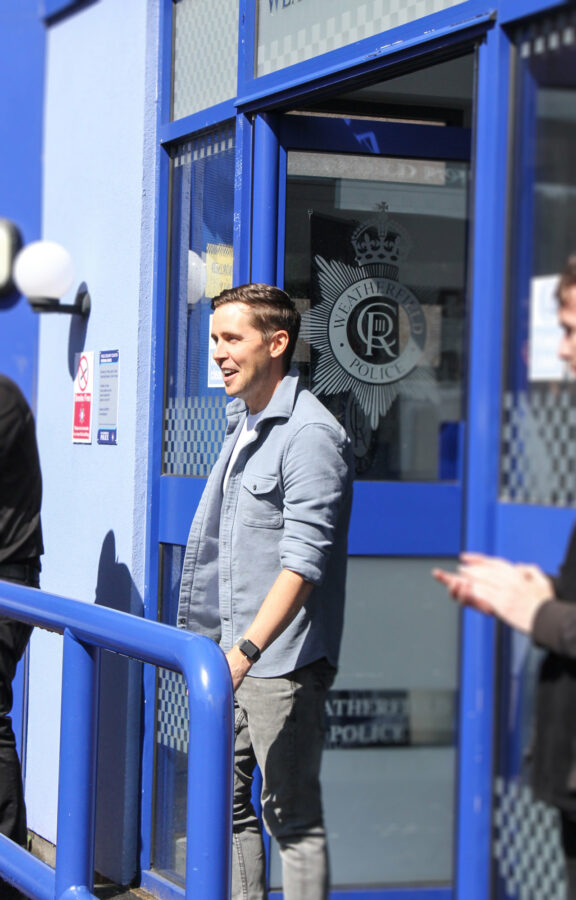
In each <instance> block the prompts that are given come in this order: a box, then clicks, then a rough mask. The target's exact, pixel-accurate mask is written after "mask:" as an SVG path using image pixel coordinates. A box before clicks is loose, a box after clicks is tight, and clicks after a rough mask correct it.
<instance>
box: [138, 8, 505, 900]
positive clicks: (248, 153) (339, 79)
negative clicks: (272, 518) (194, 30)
mask: <svg viewBox="0 0 576 900" xmlns="http://www.w3.org/2000/svg"><path fill="white" fill-rule="evenodd" d="M254 5H255V4H254V3H253V2H251V0H241V3H240V7H241V8H240V20H241V25H240V29H239V46H240V54H239V83H238V97H237V98H235V99H234V98H231V99H230V100H229V101H226V102H224V103H221V104H218V105H217V106H215V107H213V108H211V109H208V110H204V111H202V112H201V113H196V114H193V115H191V116H188V117H187V118H185V119H182V120H179V121H177V122H170V118H169V65H168V62H167V61H168V60H169V58H170V42H171V15H172V4H171V2H169V0H165V2H164V4H163V8H162V15H163V35H164V44H163V57H164V59H165V60H166V63H165V65H164V67H163V69H162V72H161V73H160V82H161V91H160V96H161V99H162V98H163V102H162V103H161V105H160V110H159V121H158V134H159V137H160V141H161V144H162V145H164V147H165V148H166V149H167V148H168V146H169V144H170V143H172V142H177V141H179V140H180V139H182V138H183V137H185V136H188V135H190V134H193V133H195V132H197V131H200V130H203V129H206V128H210V127H212V126H215V125H217V124H218V123H220V122H222V121H225V120H226V119H233V118H235V119H236V134H237V141H236V144H237V153H238V160H239V165H238V167H237V168H238V172H240V173H242V174H241V177H239V178H238V180H237V185H236V221H237V226H236V233H235V244H234V272H235V275H234V277H235V281H236V282H242V281H246V280H248V279H250V278H251V279H253V280H256V279H258V280H268V281H276V279H277V275H278V274H280V275H281V270H279V269H278V264H279V257H278V255H277V253H276V252H275V248H276V246H277V245H276V232H277V225H278V193H277V191H276V187H277V185H278V183H279V179H281V178H282V169H281V164H280V168H279V169H278V173H279V174H278V175H276V170H275V168H274V160H275V159H277V158H278V152H279V151H278V145H279V136H278V134H276V133H275V130H274V112H273V111H274V110H275V108H276V106H277V104H279V103H281V104H282V105H286V104H287V103H289V102H290V99H291V98H295V97H298V96H302V95H304V94H305V93H309V94H312V93H313V91H314V89H315V87H317V86H322V88H323V89H324V90H326V89H327V88H328V87H330V85H332V86H334V87H335V86H336V85H343V84H344V83H345V82H346V80H347V79H349V78H357V77H359V76H362V74H363V73H365V72H367V71H370V72H374V71H375V70H376V69H378V70H379V71H380V74H381V77H382V78H384V77H386V71H387V67H388V66H389V65H393V66H395V65H396V64H397V63H399V62H403V61H406V60H408V59H411V60H414V59H415V58H416V57H420V58H421V63H420V64H421V65H424V64H425V59H426V58H427V57H428V56H430V54H434V52H435V51H437V50H438V49H439V48H440V47H442V48H443V50H446V48H447V47H453V48H457V47H458V48H460V49H461V50H462V51H463V50H466V49H470V48H471V47H472V46H473V44H474V43H475V42H477V43H478V49H477V58H478V77H477V96H476V117H475V131H474V135H473V140H472V160H473V171H474V176H473V197H472V198H471V203H472V206H473V210H474V227H473V233H472V235H471V241H470V265H469V270H470V272H471V275H470V279H469V295H470V343H469V347H470V359H469V369H468V423H467V434H466V439H465V452H464V473H465V478H464V481H463V494H461V492H460V488H454V486H452V485H444V486H442V485H430V486H425V487H422V486H419V487H418V486H412V485H403V486H399V488H400V487H403V488H404V489H405V492H406V493H405V494H404V495H403V497H402V503H400V495H399V497H398V500H396V499H394V501H393V502H395V503H398V506H399V508H402V507H403V506H404V504H405V503H406V505H409V506H411V505H412V503H413V500H414V498H415V497H416V495H418V496H419V497H420V501H419V502H420V503H421V504H423V506H422V509H423V511H425V512H426V514H425V515H419V516H418V517H417V518H412V519H411V520H410V518H409V517H406V521H405V522H404V524H403V526H402V528H399V527H398V523H396V527H395V529H394V534H388V535H387V539H389V540H390V545H389V546H390V548H391V549H390V552H401V547H402V545H403V542H404V541H405V539H406V537H407V535H408V531H409V529H410V528H412V529H413V528H414V523H415V521H416V523H417V524H418V525H422V528H423V529H424V530H428V531H430V529H427V526H426V518H427V516H428V515H429V511H430V509H431V508H435V509H436V510H437V511H438V512H439V513H440V514H443V515H444V516H445V519H446V520H447V521H450V522H451V523H453V524H452V527H451V528H450V529H448V530H447V531H446V530H445V529H444V528H443V527H437V529H436V535H435V536H434V537H435V539H436V541H437V545H436V546H435V549H434V551H433V552H435V553H440V554H442V553H445V554H446V555H454V554H455V553H457V552H458V551H459V550H460V549H464V548H466V549H480V550H486V551H490V550H491V549H493V546H494V534H495V510H496V497H497V458H498V436H499V397H500V365H501V360H500V353H501V349H500V348H501V335H502V322H501V311H502V290H503V285H502V280H503V279H502V273H503V270H504V222H505V201H506V174H505V173H506V165H505V161H506V136H507V104H508V97H507V82H508V68H507V67H508V62H507V60H508V42H507V39H506V36H505V35H504V34H503V32H502V31H501V30H500V29H498V28H493V27H492V26H493V25H494V19H495V16H494V14H493V12H492V11H488V12H487V11H486V10H485V8H482V7H481V6H480V4H477V3H465V4H463V5H462V7H461V10H462V12H463V14H462V15H461V16H459V17H458V23H457V24H456V25H455V24H454V21H455V19H454V16H453V15H452V12H451V11H450V10H447V11H444V13H442V14H437V15H436V16H434V17H431V19H433V21H434V25H435V28H434V29H432V30H431V31H429V32H428V33H427V34H426V33H425V30H424V29H423V26H422V23H421V22H420V23H411V24H410V25H407V26H402V27H400V28H398V29H395V30H394V32H393V33H391V34H390V35H387V42H386V45H385V46H383V45H382V43H381V42H380V46H379V50H378V53H374V52H373V51H374V46H375V43H376V42H375V41H374V40H370V39H367V40H365V41H362V42H360V44H359V45H354V46H353V47H346V48H342V49H341V50H339V51H334V52H333V53H331V54H328V55H326V56H325V57H323V58H322V66H321V67H317V63H316V61H314V60H311V61H308V62H306V63H302V64H299V65H297V66H293V67H292V68H291V69H290V70H288V71H287V72H278V73H274V74H272V75H270V76H265V77H264V78H261V79H254V78H253V77H252V74H251V73H252V59H253V52H254V38H253V34H254ZM513 5H514V6H515V4H508V6H510V7H511V6H513ZM464 13H465V14H464ZM508 15H510V16H511V15H512V13H511V10H508ZM396 37H397V38H398V40H397V41H395V38H396ZM388 39H389V40H388ZM434 61H435V59H434V56H433V55H432V56H430V58H429V62H430V63H432V62H434ZM268 111H269V112H268ZM254 113H256V114H255V115H254ZM252 153H254V158H255V159H256V161H257V162H256V165H255V166H254V169H253V170H252V169H250V167H249V166H248V164H247V160H249V159H251V158H252ZM265 161H267V162H265ZM260 162H262V163H264V162H265V164H262V165H261V164H260ZM271 164H272V170H270V165H271ZM160 166H161V169H162V174H161V179H160V192H159V198H158V207H159V210H160V212H161V220H160V225H159V230H158V250H157V260H158V263H159V265H158V290H157V303H156V309H157V334H158V338H159V340H158V348H159V349H158V355H157V360H156V362H157V368H158V371H161V369H162V366H163V357H162V343H163V341H162V330H163V322H164V307H163V301H162V299H161V298H162V296H163V290H164V284H165V277H166V274H165V273H166V268H165V267H166V242H167V225H166V222H167V215H166V212H165V211H166V209H167V203H168V199H167V198H168V180H169V166H168V155H167V153H165V152H164V151H161V161H160ZM270 171H272V175H273V179H272V181H270V180H269V176H270ZM267 173H268V174H267ZM267 179H268V180H267ZM258 185H260V187H258ZM270 188H272V189H270ZM280 218H281V217H280ZM255 235H256V236H257V237H258V240H257V241H256V242H255V243H254V244H253V245H252V248H251V257H250V243H251V237H252V238H253V237H254V236H255ZM476 261H477V263H476ZM475 263H476V264H475ZM160 398H161V390H160V391H159V392H158V393H157V395H156V400H157V403H156V408H157V413H158V415H157V422H158V423H160V422H161V421H162V415H161V399H160ZM160 432H161V428H159V427H158V428H157V434H158V435H159V434H160ZM153 453H154V455H155V459H156V471H160V458H161V452H160V440H157V441H156V442H155V449H154V450H153ZM203 486H204V482H203V480H201V479H193V478H175V477H170V476H161V477H160V478H159V479H157V481H156V482H155V484H154V485H153V486H152V495H153V498H154V502H153V516H152V519H151V529H150V534H151V541H152V543H151V552H150V555H149V556H150V569H149V575H150V578H149V583H151V584H156V583H157V562H156V560H157V546H158V542H166V543H177V544H180V543H184V541H185V539H186V534H187V530H188V527H189V522H190V518H191V515H192V513H193V510H194V509H195V507H196V505H197V502H198V499H199V497H200V495H201V492H202V489H203ZM358 487H359V489H358V491H357V506H356V511H355V516H356V517H357V522H358V521H359V520H360V519H361V518H364V516H367V517H370V516H371V515H372V509H373V507H372V504H371V503H370V496H369V494H370V489H369V487H368V486H365V485H359V486H358ZM428 488H430V491H428ZM437 489H438V490H439V492H442V491H443V492H444V494H443V497H442V498H441V502H439V501H440V497H439V493H438V494H437V495H436V496H434V494H435V491H436V490H437ZM391 490H392V491H394V490H395V487H394V486H392V488H391ZM410 491H414V495H413V496H409V494H410ZM427 493H428V494H429V496H428V497H426V494H427ZM154 510H156V511H157V512H158V513H159V514H158V515H157V514H156V512H154ZM367 521H369V518H368V520H367ZM357 522H356V524H354V525H353V528H352V542H351V550H352V552H354V551H355V537H354V534H356V533H359V532H357V531H356V527H357ZM456 522H457V523H458V524H457V525H455V524H454V523H456ZM368 530H369V529H367V531H368ZM429 537H430V539H432V536H431V535H430V534H429ZM367 540H369V538H367ZM394 542H396V543H394ZM366 546H368V547H369V552H372V553H377V552H378V548H377V546H376V545H373V546H372V547H371V546H370V544H368V545H366V544H365V545H363V549H364V551H365V549H366ZM442 548H443V549H442ZM493 643H494V635H493V628H492V624H491V623H490V622H489V621H487V620H486V619H484V618H482V617H480V616H478V615H476V614H474V613H466V614H464V616H463V622H462V642H461V681H460V687H461V695H460V722H461V735H460V767H459V775H458V780H459V789H458V798H459V799H458V834H457V841H456V865H455V875H454V889H453V890H446V889H432V888H431V889H428V890H421V891H419V892H418V896H420V897H423V898H424V897H425V898H427V900H432V898H434V900H440V898H442V900H447V898H448V897H454V898H456V897H458V898H461V900H464V898H466V900H487V898H488V897H489V895H490V832H491V803H490V794H491V779H492V724H491V722H492V702H493ZM146 753H147V751H146V750H145V758H146ZM146 771H147V773H148V775H147V777H145V782H148V783H149V784H150V783H151V779H152V759H151V756H150V754H148V761H147V762H145V774H146ZM146 805H147V804H146ZM149 822H150V819H149V817H148V816H147V815H146V812H145V819H144V824H145V826H146V824H147V823H149ZM149 860H150V846H149V833H148V834H147V833H146V827H145V830H144V845H143V852H142V864H143V868H147V867H148V865H149ZM148 874H149V873H148ZM153 883H154V879H153V877H152V880H150V878H148V884H149V886H152V884H153ZM411 894H412V892H411V891H408V892H407V891H405V890H390V891H382V890H376V891H375V890H366V891H364V890H362V891H358V890H357V891H352V892H351V891H345V892H342V893H340V892H339V894H338V895H339V896H342V897H345V898H352V897H354V898H360V897H361V896H380V897H387V898H389V900H392V898H394V900H396V898H408V896H409V895H411ZM161 895H162V896H177V895H178V891H177V889H176V891H175V892H174V893H173V892H172V891H171V889H170V888H169V887H168V886H167V885H164V886H163V888H162V891H161Z"/></svg>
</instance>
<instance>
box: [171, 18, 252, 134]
mask: <svg viewBox="0 0 576 900" xmlns="http://www.w3.org/2000/svg"><path fill="white" fill-rule="evenodd" d="M173 66H174V70H173V76H174V89H173V97H172V104H173V118H174V119H181V118H182V117H183V116H189V115H191V114H192V113H194V112H198V110H200V109H206V108H207V107H209V106H214V104H216V103H221V102H222V101H223V100H228V99H229V98H230V97H235V96H236V72H237V68H238V0H218V2H217V3H206V2H204V0H178V2H177V3H175V4H174V56H173Z"/></svg>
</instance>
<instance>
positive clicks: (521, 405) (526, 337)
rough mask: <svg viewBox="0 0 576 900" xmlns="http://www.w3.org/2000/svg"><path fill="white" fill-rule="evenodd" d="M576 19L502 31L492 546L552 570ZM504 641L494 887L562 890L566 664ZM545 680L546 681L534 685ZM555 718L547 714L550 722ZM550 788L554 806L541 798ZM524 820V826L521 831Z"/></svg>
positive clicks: (504, 635) (573, 213) (559, 531)
mask: <svg viewBox="0 0 576 900" xmlns="http://www.w3.org/2000/svg"><path fill="white" fill-rule="evenodd" d="M575 28H576V13H575V11H574V10H573V9H571V10H570V11H563V10H562V11H560V12H558V13H554V14H553V15H551V16H546V17H540V18H536V19H533V20H530V21H528V22H526V23H522V24H521V25H519V26H518V28H517V29H516V30H515V32H514V33H513V35H512V46H513V57H512V58H513V61H514V66H515V72H514V74H515V81H514V83H515V95H514V125H515V128H514V139H513V142H512V154H513V165H512V166H511V171H512V172H513V173H514V179H513V183H512V185H511V188H512V196H511V202H512V214H511V216H510V217H509V219H510V222H511V223H513V230H512V231H511V234H510V245H511V267H510V273H509V274H510V277H509V285H510V289H509V291H508V296H509V308H508V316H507V320H508V321H507V325H508V329H507V330H508V334H507V342H506V343H507V346H506V367H505V382H504V385H503V396H502V428H501V449H500V496H499V503H498V507H497V516H498V522H497V541H496V546H495V552H496V553H497V554H498V555H501V556H505V557H507V558H510V559H512V560H517V561H527V562H534V563H535V564H537V565H539V566H540V567H542V568H543V569H544V571H546V572H549V573H550V574H557V573H558V571H559V568H560V565H561V563H562V560H563V558H564V555H565V553H566V551H567V547H568V542H569V540H570V534H571V532H572V529H573V527H574V503H575V489H574V488H575V484H574V470H575V468H576V444H575V441H574V438H575V436H576V430H575V429H576V403H575V395H574V383H573V378H572V377H570V374H569V372H568V371H567V366H566V364H564V363H562V362H561V361H560V360H559V359H558V356H557V351H558V345H559V342H560V338H561V335H562V332H561V330H560V328H559V326H558V322H557V300H556V297H555V289H556V285H557V282H558V276H559V274H560V272H561V271H562V269H563V267H564V264H565V262H566V259H567V257H568V255H569V254H570V253H573V252H574V249H575V245H574V235H575V233H576V207H575V206H574V202H573V201H574V197H575V196H576V166H575V164H574V160H575V158H576V112H575V111H576V31H575ZM562 599H564V600H567V601H572V602H573V600H574V597H573V596H572V595H570V596H564V595H563V596H562ZM500 651H501V652H500V683H499V685H498V696H499V698H500V709H499V713H500V715H499V726H500V728H499V734H498V756H497V772H496V783H495V799H494V833H495V840H494V854H493V855H494V874H495V879H496V889H495V891H494V895H495V896H497V897H525V898H528V897H536V896H542V897H544V896H546V897H550V898H552V897H563V896H565V884H564V858H563V853H562V845H561V828H560V819H559V815H558V809H560V808H562V805H566V804H568V805H569V804H570V802H571V797H570V794H571V792H572V789H571V787H569V778H568V776H567V775H566V774H565V771H566V770H565V769H564V768H563V765H564V764H566V765H568V760H571V759H573V740H574V738H573V736H572V735H571V734H570V732H569V730H568V729H567V730H566V731H563V732H561V736H560V738H559V739H558V738H557V739H556V740H557V741H558V743H556V744H555V745H554V747H553V749H552V750H551V749H550V748H549V747H548V748H547V750H546V752H547V754H548V756H549V758H553V759H554V764H553V766H552V765H551V766H550V769H552V768H554V770H555V771H556V773H557V774H556V776H554V777H553V778H552V780H550V784H549V787H548V795H547V796H545V797H543V796H542V784H543V777H542V770H543V763H542V760H543V754H544V750H543V747H544V746H545V744H544V743H543V740H542V737H543V735H542V731H543V728H542V725H540V724H539V718H540V716H541V714H542V708H543V703H546V705H547V706H548V708H549V709H550V708H551V709H553V710H555V711H556V712H558V710H559V709H560V706H559V702H560V700H559V698H562V697H563V694H562V685H566V683H568V684H570V683H571V682H573V679H574V667H573V663H571V662H569V661H568V660H566V659H563V658H562V657H559V656H554V655H552V654H550V655H548V656H546V655H545V654H544V652H543V651H542V650H540V649H538V648H536V647H535V646H534V645H532V643H531V641H530V640H529V638H528V637H527V636H525V635H523V634H520V633H519V632H513V631H510V629H505V628H502V629H501V634H500ZM542 683H544V684H548V685H549V686H550V685H552V686H556V687H555V688H554V687H553V689H550V688H549V691H548V693H544V692H541V691H540V689H539V686H540V685H541V684H542ZM558 685H559V686H560V688H558V687H557V686H558ZM567 708H568V707H567ZM559 715H560V716H562V715H563V713H559ZM553 718H554V716H552V717H550V714H548V718H547V720H546V726H545V730H546V731H550V733H552V729H553V725H554V722H553V721H552V719H553ZM537 786H540V790H539V791H538V790H536V791H535V790H534V789H533V787H537ZM550 798H554V799H555V800H556V801H557V804H558V806H555V805H548V803H547V802H546V803H545V802H543V801H544V800H546V801H548V800H550ZM527 821H530V822H531V823H532V825H531V827H530V829H529V834H528V839H527V840H525V841H518V840H517V839H516V836H517V835H518V834H519V833H520V828H521V826H522V825H523V824H524V823H525V822H527Z"/></svg>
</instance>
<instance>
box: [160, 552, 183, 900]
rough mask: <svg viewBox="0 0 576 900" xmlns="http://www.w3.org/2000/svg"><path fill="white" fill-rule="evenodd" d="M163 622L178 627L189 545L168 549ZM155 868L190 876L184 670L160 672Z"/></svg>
mask: <svg viewBox="0 0 576 900" xmlns="http://www.w3.org/2000/svg"><path fill="white" fill-rule="evenodd" d="M161 556H162V590H161V607H160V621H161V622H164V623H165V624H166V625H173V624H174V622H175V621H176V613H177V609H178V592H179V589H180V577H181V573H182V564H183V562H184V547H178V546H164V547H162V554H161ZM154 794H155V797H154V810H155V815H154V823H153V838H152V846H153V851H152V864H153V867H154V869H156V870H157V871H159V872H161V873H162V874H163V875H165V876H166V877H168V878H170V880H172V881H175V882H177V883H179V884H182V885H183V884H184V880H185V878H186V813H187V796H188V699H187V696H186V683H185V681H184V678H183V677H182V675H181V674H180V673H179V672H171V671H169V670H168V669H158V674H157V682H156V765H155V781H154Z"/></svg>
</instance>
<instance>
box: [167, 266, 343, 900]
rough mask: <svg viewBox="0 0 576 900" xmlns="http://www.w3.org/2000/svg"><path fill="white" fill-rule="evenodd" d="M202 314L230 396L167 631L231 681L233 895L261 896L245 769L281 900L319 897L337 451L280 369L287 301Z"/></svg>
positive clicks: (324, 872)
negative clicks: (198, 646) (276, 869)
mask: <svg viewBox="0 0 576 900" xmlns="http://www.w3.org/2000/svg"><path fill="white" fill-rule="evenodd" d="M212 307H213V309H214V315H213V324H212V338H213V340H214V342H215V345H216V346H215V350H214V354H213V355H214V360H215V361H216V363H217V364H218V366H219V367H220V370H221V372H222V376H223V380H224V388H225V390H226V393H227V394H228V395H229V396H231V397H235V398H236V399H235V400H234V401H233V402H232V403H230V404H229V406H228V410H227V415H228V428H227V433H226V437H225V440H224V443H223V446H222V450H221V453H220V456H219V459H218V461H217V462H216V464H215V466H214V469H213V470H212V472H211V475H210V478H209V479H208V482H207V485H206V488H205V491H204V494H203V496H202V499H201V501H200V504H199V507H198V510H197V513H196V515H195V517H194V521H193V523H192V527H191V530H190V537H189V539H188V545H187V548H186V556H185V560H184V567H183V574H182V585H181V592H180V604H179V610H178V625H179V627H181V628H187V629H189V630H191V631H195V632H198V633H201V634H207V635H209V636H211V637H212V638H214V639H215V640H217V641H218V642H219V643H220V646H221V647H222V649H223V650H224V652H225V653H226V656H227V659H228V663H229V666H230V672H231V675H232V681H233V685H234V690H235V762H234V853H233V869H232V896H233V898H239V900H240V898H241V900H263V898H265V897H266V896H267V894H266V885H265V867H264V850H263V844H262V836H261V833H260V828H259V823H258V820H257V817H256V815H255V813H254V809H253V807H252V802H251V787H252V780H253V771H254V768H255V766H256V764H258V765H259V767H260V770H261V772H262V776H263V788H262V815H263V819H264V823H265V826H266V828H267V830H268V832H269V833H270V834H271V835H273V836H274V837H275V838H276V839H277V841H278V844H279V848H280V854H281V858H282V871H283V887H284V896H285V898H286V900H323V898H326V897H327V895H328V862H327V852H326V837H325V830H324V822H323V815H322V803H321V796H320V781H319V774H320V761H321V755H322V746H323V741H324V702H325V698H326V693H327V691H328V689H329V687H330V685H331V683H332V681H333V679H334V675H335V672H336V666H337V663H338V653H339V647H340V640H341V635H342V625H343V609H344V588H345V578H346V559H347V532H348V522H349V517H350V507H351V497H352V465H351V451H350V445H349V441H348V438H347V436H346V433H345V432H344V430H343V428H342V427H341V426H340V425H339V424H338V422H337V421H336V420H335V419H334V417H333V416H332V415H331V414H330V413H329V412H328V411H327V410H326V409H325V407H324V406H323V405H322V404H321V403H320V402H319V401H318V400H317V399H316V398H315V397H314V396H313V395H312V394H311V393H310V392H309V391H307V390H305V389H303V388H302V387H301V386H300V385H299V383H298V373H297V372H296V370H294V369H290V368H289V366H290V360H291V357H292V353H293V351H294V346H295V343H296V339H297V336H298V330H299V325H300V316H299V314H298V311H297V310H296V307H295V305H294V303H293V302H292V300H291V299H290V298H289V297H288V295H287V294H285V293H284V291H281V290H280V289H278V288H275V287H271V286H269V285H260V284H251V285H243V286H241V287H237V288H233V289H231V290H228V291H224V292H223V293H222V294H220V295H219V296H218V297H216V298H215V299H214V300H213V301H212Z"/></svg>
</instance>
